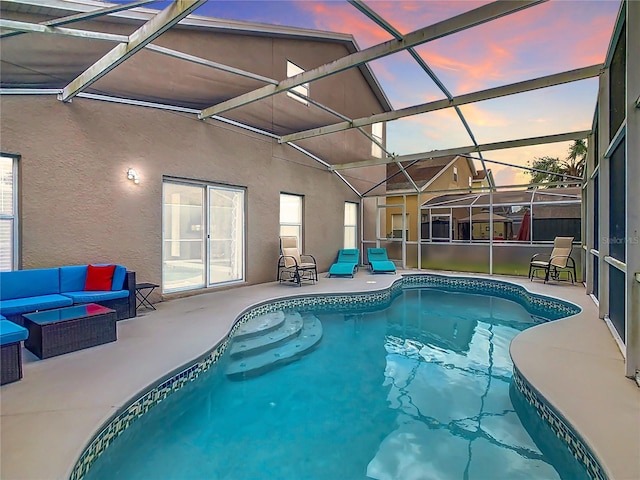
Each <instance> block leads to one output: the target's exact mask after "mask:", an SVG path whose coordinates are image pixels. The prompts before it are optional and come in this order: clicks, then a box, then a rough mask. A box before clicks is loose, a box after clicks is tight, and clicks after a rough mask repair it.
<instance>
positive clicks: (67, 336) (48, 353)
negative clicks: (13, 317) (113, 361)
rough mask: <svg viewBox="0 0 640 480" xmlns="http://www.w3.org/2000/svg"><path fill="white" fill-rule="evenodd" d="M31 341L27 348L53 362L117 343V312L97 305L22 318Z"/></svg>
mask: <svg viewBox="0 0 640 480" xmlns="http://www.w3.org/2000/svg"><path fill="white" fill-rule="evenodd" d="M22 318H23V319H24V326H25V327H26V328H27V329H28V330H29V338H28V339H27V340H25V342H24V346H25V348H27V350H29V351H30V352H32V353H33V354H34V355H36V356H37V357H38V358H41V359H42V358H49V357H54V356H56V355H62V354H63V353H69V352H75V351H76V350H81V349H83V348H89V347H95V346H96V345H102V344H103V343H108V342H115V341H116V340H117V334H116V311H115V310H112V309H110V308H107V307H103V306H102V305H97V304H95V303H88V304H86V305H75V306H73V307H65V308H56V309H54V310H45V311H42V312H36V313H28V314H24V315H22Z"/></svg>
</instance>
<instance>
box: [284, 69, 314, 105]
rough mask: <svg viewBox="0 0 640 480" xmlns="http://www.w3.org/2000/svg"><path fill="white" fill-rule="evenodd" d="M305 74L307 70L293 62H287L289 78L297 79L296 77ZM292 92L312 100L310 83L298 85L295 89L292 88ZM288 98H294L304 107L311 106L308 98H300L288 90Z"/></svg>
mask: <svg viewBox="0 0 640 480" xmlns="http://www.w3.org/2000/svg"><path fill="white" fill-rule="evenodd" d="M304 72H305V70H304V69H303V68H302V67H300V66H299V65H297V64H295V63H293V62H292V61H291V60H287V78H290V77H295V76H296V75H300V74H301V73H304ZM291 90H293V91H294V92H297V93H299V94H301V95H304V96H305V97H306V98H311V97H310V95H309V83H308V82H307V83H303V84H301V85H296V86H295V87H293V88H291ZM287 96H288V97H290V98H293V99H294V100H297V101H298V102H300V103H302V104H303V105H307V106H308V105H309V101H308V100H307V99H306V98H302V97H299V96H298V95H295V94H293V93H291V91H290V90H287Z"/></svg>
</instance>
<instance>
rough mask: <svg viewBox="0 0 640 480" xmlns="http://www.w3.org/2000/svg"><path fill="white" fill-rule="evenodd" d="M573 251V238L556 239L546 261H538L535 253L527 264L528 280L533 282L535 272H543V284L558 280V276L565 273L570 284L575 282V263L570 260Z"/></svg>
mask: <svg viewBox="0 0 640 480" xmlns="http://www.w3.org/2000/svg"><path fill="white" fill-rule="evenodd" d="M572 249H573V237H556V238H555V240H554V241H553V250H552V251H551V255H550V256H549V259H548V260H542V259H539V256H540V254H539V253H536V254H535V255H534V256H533V257H531V261H530V262H529V280H533V277H534V276H535V274H536V272H537V271H544V283H547V282H548V281H549V278H552V279H553V280H560V274H561V273H562V272H566V273H567V275H568V277H569V278H571V283H574V282H575V280H576V276H577V275H576V262H575V261H574V260H573V258H571V250H572Z"/></svg>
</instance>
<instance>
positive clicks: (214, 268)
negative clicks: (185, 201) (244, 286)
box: [208, 187, 244, 285]
mask: <svg viewBox="0 0 640 480" xmlns="http://www.w3.org/2000/svg"><path fill="white" fill-rule="evenodd" d="M208 195H209V285H215V284H218V283H226V282H233V281H237V280H243V279H244V262H243V257H244V255H243V252H244V190H239V189H230V188H222V187H209V189H208Z"/></svg>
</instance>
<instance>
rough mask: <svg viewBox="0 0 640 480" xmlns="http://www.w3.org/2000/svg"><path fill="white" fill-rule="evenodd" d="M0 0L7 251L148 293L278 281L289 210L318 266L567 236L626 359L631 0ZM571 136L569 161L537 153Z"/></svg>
mask: <svg viewBox="0 0 640 480" xmlns="http://www.w3.org/2000/svg"><path fill="white" fill-rule="evenodd" d="M238 4H241V5H243V6H247V7H248V8H238ZM0 13H1V18H0V38H2V42H1V44H0V61H1V66H2V68H1V69H0V100H1V101H2V121H1V122H0V125H1V127H2V132H1V133H2V135H1V140H2V145H1V149H2V158H1V163H0V166H1V171H2V179H1V181H2V188H3V189H2V210H1V211H0V234H1V236H0V240H1V242H2V244H1V247H2V248H1V249H0V253H1V256H0V265H1V266H2V268H3V269H19V268H38V267H45V266H50V265H52V264H54V263H55V264H56V265H58V264H61V263H62V264H64V263H86V261H87V258H88V257H90V256H94V257H99V258H100V259H101V260H103V261H112V260H114V259H118V261H120V262H121V263H122V264H125V265H127V266H128V267H129V268H131V269H133V270H135V271H137V272H138V274H139V275H140V276H141V277H144V278H145V280H148V281H151V282H155V283H157V284H159V285H161V286H162V289H161V293H162V294H163V295H171V294H172V293H175V292H176V291H185V290H189V291H201V290H202V291H206V290H207V289H210V288H218V287H225V288H228V287H230V286H235V285H242V284H256V283H264V282H269V281H273V280H274V278H273V275H274V273H273V272H274V266H275V265H276V262H277V258H278V236H279V234H280V232H282V231H290V230H292V231H296V232H299V233H298V237H299V243H300V246H301V249H302V250H304V251H306V252H312V253H313V254H315V255H316V258H317V260H318V266H319V270H320V271H326V270H328V268H329V266H330V265H331V264H332V263H333V261H334V260H335V257H336V252H337V251H338V250H339V249H340V248H345V247H347V246H357V247H359V248H360V250H361V256H362V258H361V262H362V263H363V264H366V262H367V258H366V248H367V247H371V246H381V247H386V248H387V250H388V252H389V256H390V257H391V258H392V259H393V260H394V261H395V262H396V264H397V266H398V267H401V268H418V269H442V270H450V271H465V272H480V273H484V274H497V273H505V274H511V275H523V274H525V275H526V269H527V266H528V261H529V259H530V257H531V255H532V254H534V253H544V252H545V251H549V250H550V248H551V244H552V242H553V238H554V237H556V236H571V237H574V249H573V254H572V255H573V258H574V259H575V261H576V264H577V265H578V270H579V272H578V278H579V279H581V280H584V281H585V284H586V287H587V293H588V294H590V295H593V297H594V299H595V301H597V302H599V309H600V316H601V317H602V318H605V319H609V318H613V319H614V320H612V321H610V325H611V329H612V332H613V333H614V336H616V338H617V340H618V342H619V344H620V345H621V350H622V351H623V353H625V354H627V352H631V353H629V354H628V355H627V361H628V369H627V375H632V374H633V372H635V369H636V368H638V367H639V366H640V340H639V339H638V335H637V334H636V335H632V334H631V333H630V332H632V330H633V329H634V328H635V329H636V330H635V331H636V333H637V329H638V325H639V324H640V320H639V316H640V312H639V310H640V307H639V306H638V305H640V293H639V288H640V247H639V246H638V240H637V239H638V232H639V231H640V219H639V217H638V211H640V207H639V206H640V197H639V196H638V195H639V192H638V188H637V186H638V185H639V184H640V167H639V165H638V163H639V162H638V158H640V152H639V151H638V149H639V147H638V141H637V139H638V131H639V128H640V127H639V120H638V115H639V114H638V111H639V110H640V109H639V108H638V104H639V102H640V87H639V84H640V66H639V65H638V63H639V62H640V55H637V45H640V38H639V37H638V36H639V35H640V33H639V32H640V28H638V22H639V18H640V3H639V2H633V1H620V2H617V1H615V2H606V1H601V2H561V1H555V2H554V1H545V0H517V1H516V0H514V1H496V2H486V1H479V2H435V1H434V2H431V1H422V2H408V1H407V2H389V3H385V2H375V1H372V2H365V1H362V0H349V1H346V2H330V3H323V2H319V1H318V2H314V1H308V2H295V1H294V2H207V1H204V0H176V1H172V2H169V1H151V0H142V1H135V2H128V1H126V0H118V1H114V2H112V3H110V2H103V1H98V0H74V1H71V0H0ZM567 31H571V35H567ZM596 102H597V107H596ZM594 107H596V108H595V112H594ZM574 141H584V143H583V145H585V148H586V149H587V152H586V155H583V156H581V157H580V158H578V159H577V160H580V163H581V164H582V165H583V168H582V170H580V171H577V172H574V173H569V174H567V172H566V171H564V172H562V173H561V174H559V173H558V172H557V171H556V170H554V171H547V172H540V169H537V170H536V169H535V168H532V162H533V161H534V160H535V159H538V158H541V157H542V158H553V157H557V159H558V162H560V163H562V161H563V159H564V157H565V156H566V152H567V150H568V149H569V147H570V145H571V142H574ZM445 159H446V160H445ZM574 160H576V159H574ZM436 167H437V168H436ZM130 169H134V170H135V171H136V176H135V180H136V182H135V184H134V183H133V182H131V181H130V178H128V176H127V173H126V172H128V171H129V170H130ZM536 173H543V174H548V175H547V177H546V179H545V180H544V181H537V182H533V180H532V177H533V175H531V174H536ZM138 175H139V177H138ZM421 175H423V177H421ZM394 178H395V179H396V180H397V179H401V182H396V183H395V184H394V180H393V179H394ZM187 190H188V191H189V192H192V191H193V192H195V193H194V194H193V198H191V199H190V200H189V202H188V203H185V201H186V200H185V199H186V198H187V195H185V194H183V191H187ZM177 193H180V195H177ZM231 197H233V198H231ZM289 197H293V198H294V199H295V203H296V209H295V211H296V212H297V214H296V215H295V216H293V217H291V218H288V217H287V218H286V219H285V220H283V216H281V215H280V211H281V209H282V208H283V205H285V203H286V201H285V200H286V199H288V198H289ZM283 199H284V200H283ZM105 205H108V206H109V208H108V209H106V210H105ZM196 206H197V212H196V211H195V210H196ZM354 206H355V208H354ZM354 209H355V211H356V212H357V215H354ZM133 212H136V213H135V214H133ZM194 212H195V213H194ZM222 212H226V213H222ZM178 214H179V215H180V216H178ZM187 218H190V219H194V220H193V221H191V220H189V221H186V219H187ZM87 219H91V222H88V221H87ZM97 219H99V221H96V220H97ZM89 224H90V227H88V225H89ZM123 232H126V235H123V234H122V233H123ZM119 234H120V235H119ZM105 239H107V240H105ZM347 243H348V244H347ZM53 259H55V261H54V260H53ZM256 259H260V260H261V261H256ZM185 262H187V263H188V264H189V268H188V269H187V270H184V269H175V268H172V267H173V266H176V265H178V266H180V267H183V266H184V264H185ZM636 272H639V273H636ZM610 292H612V293H611V295H610ZM614 292H615V293H614ZM621 292H622V293H621Z"/></svg>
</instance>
